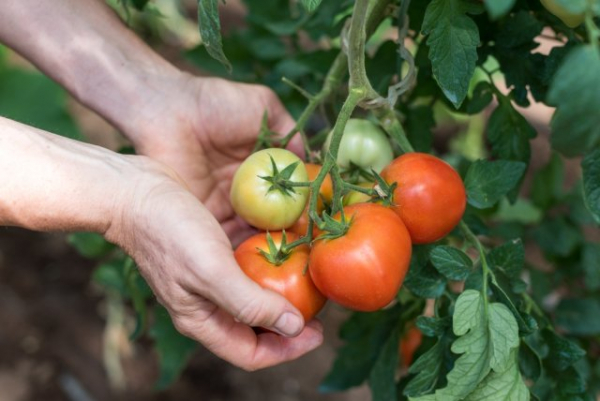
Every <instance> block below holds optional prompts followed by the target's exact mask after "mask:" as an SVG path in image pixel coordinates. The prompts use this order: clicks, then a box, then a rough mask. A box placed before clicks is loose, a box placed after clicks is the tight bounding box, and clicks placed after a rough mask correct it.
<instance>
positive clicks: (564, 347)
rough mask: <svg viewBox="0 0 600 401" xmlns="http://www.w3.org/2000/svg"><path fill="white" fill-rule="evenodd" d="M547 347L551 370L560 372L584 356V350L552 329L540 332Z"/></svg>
mask: <svg viewBox="0 0 600 401" xmlns="http://www.w3.org/2000/svg"><path fill="white" fill-rule="evenodd" d="M542 335H543V337H544V340H545V341H546V344H547V345H548V347H549V350H548V356H547V360H548V362H549V363H550V366H551V367H552V369H553V370H555V371H557V372H562V371H564V370H566V369H567V368H568V367H569V366H571V365H573V364H574V363H575V362H577V361H578V360H580V359H581V358H583V357H584V356H585V351H584V350H583V349H581V347H579V346H578V345H577V344H575V343H574V342H572V341H570V340H567V339H566V338H564V337H561V336H559V335H558V334H556V333H555V332H553V331H550V330H544V331H543V332H542Z"/></svg>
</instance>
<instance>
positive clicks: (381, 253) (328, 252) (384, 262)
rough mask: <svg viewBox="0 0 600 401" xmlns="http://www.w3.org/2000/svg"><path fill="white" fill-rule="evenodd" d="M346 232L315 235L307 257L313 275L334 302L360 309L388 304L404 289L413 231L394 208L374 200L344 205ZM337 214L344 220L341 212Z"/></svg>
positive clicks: (338, 217)
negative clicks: (318, 237) (410, 234)
mask: <svg viewBox="0 0 600 401" xmlns="http://www.w3.org/2000/svg"><path fill="white" fill-rule="evenodd" d="M344 213H345V215H346V218H347V219H348V220H350V219H351V222H350V227H349V229H348V231H347V232H346V233H345V234H344V235H343V236H341V237H338V238H334V239H326V238H322V239H317V240H316V241H315V242H314V244H313V249H312V251H311V253H310V258H309V271H310V275H311V277H312V279H313V281H314V283H315V285H316V286H317V288H318V289H319V290H320V291H321V292H322V293H323V295H325V296H326V297H327V298H329V299H331V300H332V301H335V302H337V303H338V304H340V305H343V306H345V307H347V308H350V309H354V310H358V311H365V312H367V311H375V310H377V309H381V308H383V307H384V306H386V305H387V304H389V303H390V302H391V301H392V300H393V299H394V297H395V296H396V293H397V292H398V290H399V289H400V286H401V285H402V282H403V281H404V276H405V275H406V272H407V270H408V266H409V263H410V256H411V243H410V236H409V234H408V231H407V230H406V227H405V226H404V223H402V220H401V219H400V218H398V215H396V214H395V213H394V212H393V211H392V210H391V209H389V208H386V207H385V206H382V205H378V204H373V203H359V204H356V205H352V206H348V207H346V208H344ZM334 219H336V220H338V221H339V220H340V219H341V216H340V214H339V213H338V214H337V215H335V216H334Z"/></svg>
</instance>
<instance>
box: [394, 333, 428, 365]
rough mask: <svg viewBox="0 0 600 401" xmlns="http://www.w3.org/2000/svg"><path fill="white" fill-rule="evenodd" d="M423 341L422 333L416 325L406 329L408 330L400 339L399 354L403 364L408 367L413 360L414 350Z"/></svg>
mask: <svg viewBox="0 0 600 401" xmlns="http://www.w3.org/2000/svg"><path fill="white" fill-rule="evenodd" d="M421 341H423V333H421V330H419V329H418V328H417V327H416V326H412V327H411V328H410V329H408V332H407V333H406V335H405V336H404V337H402V339H401V340H400V348H399V350H400V356H401V357H402V362H403V364H404V366H406V367H408V366H410V364H411V363H412V361H413V357H414V355H415V351H416V350H417V348H419V345H421Z"/></svg>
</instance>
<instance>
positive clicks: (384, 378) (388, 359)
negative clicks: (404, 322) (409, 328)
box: [369, 325, 401, 401]
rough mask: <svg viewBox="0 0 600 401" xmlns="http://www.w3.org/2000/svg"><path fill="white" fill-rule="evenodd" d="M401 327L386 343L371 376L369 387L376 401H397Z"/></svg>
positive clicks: (396, 329)
mask: <svg viewBox="0 0 600 401" xmlns="http://www.w3.org/2000/svg"><path fill="white" fill-rule="evenodd" d="M400 329H401V326H400V325H398V326H397V327H396V328H395V329H394V331H392V333H391V334H390V336H389V337H388V339H387V341H386V342H385V344H384V346H383V349H382V350H381V352H380V353H379V357H378V358H377V360H376V361H375V365H373V369H371V373H370V375H369V387H370V388H371V394H372V395H373V400H374V401H396V399H397V396H396V377H395V376H396V367H397V366H398V361H399V354H398V344H399V342H400V331H401V330H400Z"/></svg>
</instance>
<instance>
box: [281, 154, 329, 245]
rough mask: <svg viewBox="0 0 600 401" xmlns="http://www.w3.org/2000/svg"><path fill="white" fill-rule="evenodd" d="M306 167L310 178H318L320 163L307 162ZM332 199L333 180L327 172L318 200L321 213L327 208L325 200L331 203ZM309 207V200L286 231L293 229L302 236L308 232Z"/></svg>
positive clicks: (314, 234) (318, 210)
mask: <svg viewBox="0 0 600 401" xmlns="http://www.w3.org/2000/svg"><path fill="white" fill-rule="evenodd" d="M304 167H306V172H307V174H308V180H309V181H314V180H315V178H317V175H319V172H320V171H321V167H322V166H320V165H318V164H312V163H306V164H305V165H304ZM309 196H310V194H309ZM332 199H333V182H332V181H331V176H330V175H329V174H327V176H326V177H325V180H324V181H323V183H322V184H321V189H320V191H319V198H318V201H317V212H319V213H321V212H322V211H323V209H324V208H325V205H324V204H323V200H325V202H328V203H331V200H332ZM308 207H309V202H306V207H305V208H304V211H303V212H302V214H301V215H300V217H299V218H298V220H296V222H295V223H294V224H293V225H292V226H291V227H290V228H288V229H287V230H286V232H287V231H291V232H293V233H296V234H298V235H300V236H302V235H305V234H306V232H307V231H308ZM315 236H316V231H314V229H313V237H315Z"/></svg>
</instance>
